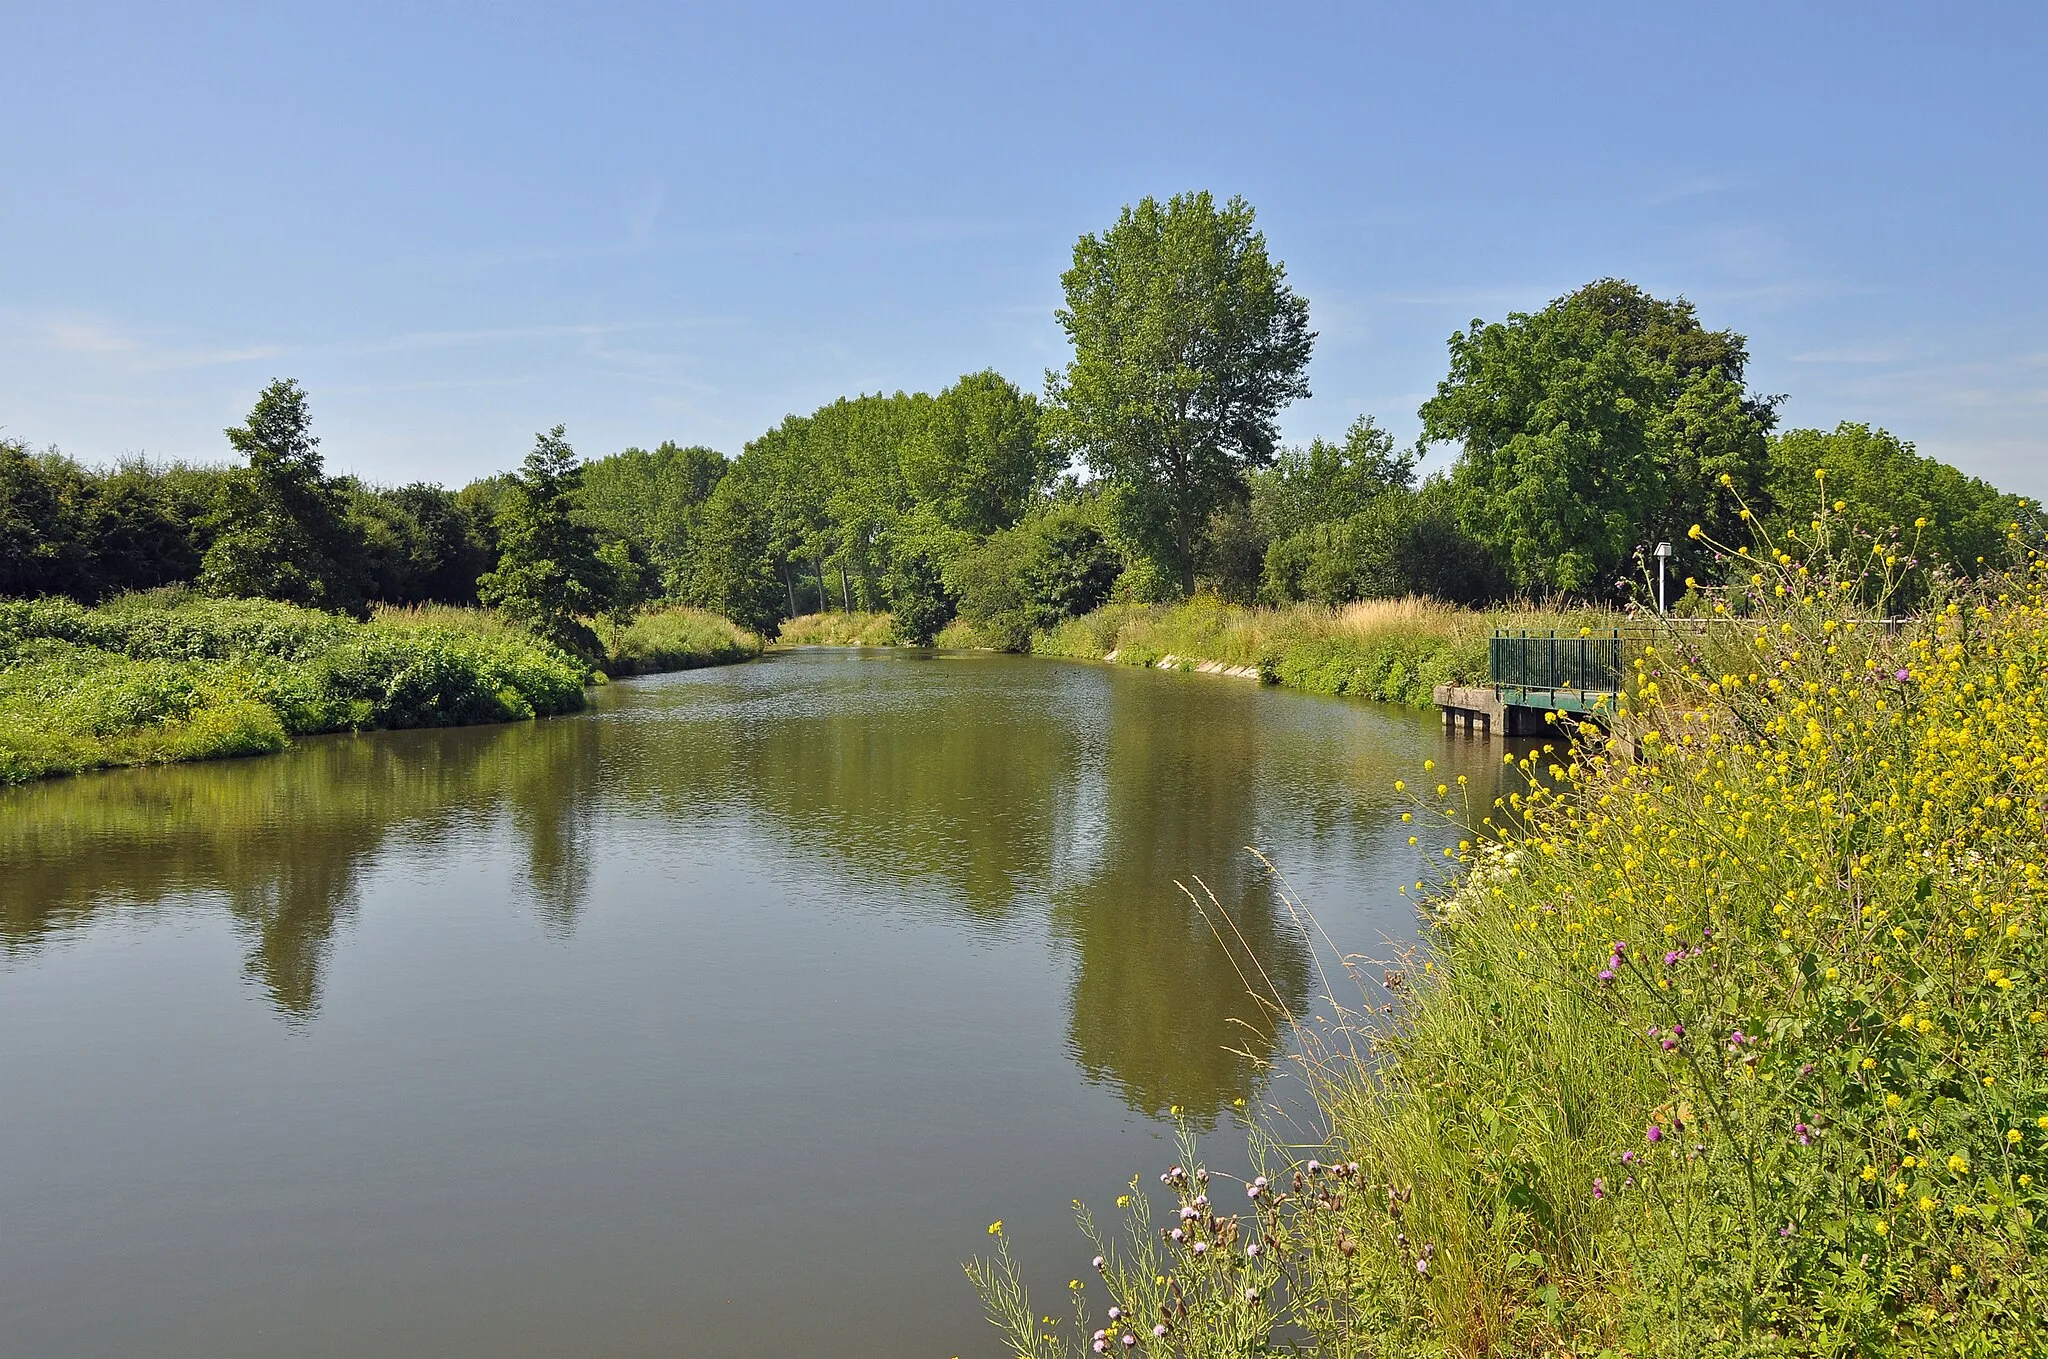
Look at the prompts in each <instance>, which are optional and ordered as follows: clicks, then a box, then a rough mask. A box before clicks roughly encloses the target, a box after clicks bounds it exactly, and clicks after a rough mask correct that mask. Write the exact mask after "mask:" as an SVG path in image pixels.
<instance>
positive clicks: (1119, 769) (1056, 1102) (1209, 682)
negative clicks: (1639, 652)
mask: <svg viewBox="0 0 2048 1359" xmlns="http://www.w3.org/2000/svg"><path fill="white" fill-rule="evenodd" d="M1500 750H1501V747H1500V746H1499V744H1498V743H1488V742H1486V741H1483V740H1481V741H1476V742H1475V741H1472V740H1470V739H1469V738H1462V737H1456V738H1454V737H1446V736H1444V735H1443V734H1442V732H1441V730H1440V729H1439V727H1438V726H1437V724H1436V723H1435V721H1434V720H1433V719H1432V718H1431V717H1430V716H1429V715H1426V714H1413V713H1408V712H1404V711H1401V710H1398V709H1391V708H1384V707H1378V706H1372V705H1365V704H1358V703H1349V702H1345V701H1342V700H1336V699H1321V698H1313V697H1307V696H1303V695H1298V694H1290V693H1285V692H1281V691H1276V690H1270V689H1264V690H1262V689H1259V688H1258V687H1256V686H1253V685H1248V684H1243V683H1240V682H1235V681H1230V680H1222V679H1214V678H1209V677H1200V676H1179V675H1167V674H1159V673H1155V672H1148V671H1135V670H1129V669H1121V668H1114V667H1104V666H1092V665H1079V664H1067V663H1061V662H1051V661H1032V660H1021V659H1004V658H993V657H948V658H939V659H931V658H921V657H915V656H910V655H905V654H902V653H852V652H829V651H816V652H798V653H792V654H786V655H779V656H775V657H773V658H771V659H768V660H766V661H763V662H760V663H756V664H752V665H747V666H741V667H738V668H733V669H726V670H713V671H699V672H696V673H693V674H687V675H675V676H663V677H655V678H650V679H644V680H635V681H630V682H627V683H622V684H617V685H614V686H612V687H610V688H609V689H607V690H605V691H603V693H602V695H601V698H600V702H599V703H598V705H597V709H596V711H595V712H593V713H590V714H587V715H584V716H580V717H575V718H568V719H562V720H558V721H552V722H542V723H529V724H526V725H523V726H511V727H495V728H470V729H466V730H459V731H445V732H401V733H390V734H382V735H373V736H364V737H353V738H329V739H322V740H316V741H310V742H307V743H305V744H303V745H302V746H301V747H300V748H298V749H296V750H294V751H292V752H290V753H288V754H286V755H282V756H277V757H273V758H268V759H261V760H250V761H241V762H234V763H226V764H213V765H196V766H189V767H184V768H173V769H153V770H137V771H127V772H120V773H112V774H103V775H96V776H92V777H87V778H79V779H72V780H65V781H60V782H54V783H50V784H47V785H42V786H38V787H32V788H27V789H19V790H15V791H13V792H11V793H6V794H0V1035H4V1041H0V1147H4V1148H5V1149H6V1152H7V1169H6V1173H5V1174H4V1176H0V1334H4V1337H5V1338H4V1341H0V1348H4V1349H5V1351H6V1352H8V1353H10V1354H23V1355H67V1356H92V1355H150V1356H195V1357H196V1356H206V1357H207V1359H228V1357H230V1356H288V1355H289V1356H297V1355H308V1356H311V1355H320V1356H328V1355H332V1356H356V1355H363V1354H390V1355H412V1354H419V1355H429V1354H431V1355H447V1356H468V1355H476V1356H517V1355H549V1356H554V1355H566V1354H589V1355H608V1356H609V1355H718V1356H753V1355H761V1356H768V1355H774V1356H784V1355H799V1354H827V1353H829V1354H833V1355H836V1356H868V1355H873V1356H892V1357H894V1356H908V1355H920V1354H922V1355H937V1356H941V1359H943V1357H944V1356H949V1355H954V1354H960V1355H978V1354H985V1353H988V1352H990V1350H991V1348H992V1347H991V1345H990V1343H989V1336H988V1334H987V1333H986V1332H985V1331H984V1329H983V1327H982V1323H981V1321H980V1317H979V1310H978V1304H977V1303H976V1301H975V1299H974V1298H973V1296H972V1294H971V1292H970V1290H969V1289H968V1287H967V1284H966V1281H965V1279H964V1278H963V1277H962V1275H961V1273H960V1270H959V1261H960V1260H961V1258H962V1257H964V1256H966V1255H968V1254H970V1253H973V1252H975V1251H977V1250H980V1249H981V1248H982V1247H983V1246H984V1245H986V1244H987V1238H986V1236H985V1235H984V1231H985V1228H986V1226H987V1224H988V1223H989V1222H990V1221H991V1220H992V1219H994V1218H997V1217H1002V1218H1004V1219H1006V1220H1007V1221H1008V1223H1009V1224H1010V1231H1011V1234H1012V1237H1013V1239H1015V1240H1017V1241H1018V1243H1019V1246H1020V1249H1021V1251H1022V1253H1023V1254H1024V1256H1025V1257H1026V1259H1027V1260H1028V1261H1030V1262H1031V1263H1032V1265H1033V1267H1034V1268H1036V1269H1040V1270H1042V1271H1043V1272H1044V1275H1045V1277H1046V1278H1047V1279H1048V1280H1051V1281H1053V1288H1054V1290H1055V1291H1056V1292H1061V1293H1063V1292H1064V1289H1062V1288H1060V1287H1059V1284H1060V1283H1063V1282H1064V1280H1065V1279H1066V1278H1067V1277H1068V1276H1069V1275H1070V1274H1072V1273H1074V1272H1076V1266H1077V1264H1079V1263H1080V1262H1081V1261H1083V1259H1084V1258H1085V1257H1084V1252H1083V1250H1082V1247H1081V1243H1080V1241H1079V1238H1078V1237H1076V1236H1075V1235H1074V1234H1073V1232H1072V1228H1071V1223H1070V1218H1069V1217H1068V1212H1067V1208H1066V1205H1067V1202H1068V1200H1069V1199H1071V1198H1074V1197H1077V1196H1079V1197H1085V1198H1089V1199H1092V1200H1095V1201H1097V1202H1098V1204H1103V1203H1104V1202H1105V1201H1106V1200H1107V1199H1109V1198H1111V1197H1113V1196H1114V1195H1115V1193H1116V1192H1117V1190H1118V1189H1119V1187H1120V1186H1121V1184H1122V1182H1123V1181H1124V1180H1125V1179H1126V1178H1127V1177H1128V1176H1129V1175H1131V1174H1132V1173H1134V1172H1137V1171H1139V1170H1154V1171H1156V1169H1157V1168H1158V1164H1155V1163H1159V1164H1163V1161H1162V1158H1163V1157H1168V1156H1169V1155H1170V1152H1169V1147H1168V1143H1167V1141H1166V1140H1165V1139H1167V1138H1169V1137H1170V1129H1169V1127H1168V1125H1167V1124H1166V1123H1165V1121H1164V1119H1165V1115H1166V1111H1167V1109H1168V1107H1169V1106H1170V1105H1173V1104H1179V1105H1182V1106H1184V1107H1185V1108H1186V1109H1188V1110H1189V1111H1191V1112H1193V1113H1195V1114H1197V1115H1198V1116H1201V1117H1202V1118H1204V1119H1212V1118H1215V1117H1217V1116H1218V1115H1221V1116H1223V1118H1224V1121H1225V1123H1226V1125H1227V1122H1228V1111H1229V1108H1230V1105H1231V1102H1232V1100H1234V1099H1236V1098H1240V1097H1243V1098H1248V1099H1253V1100H1256V1099H1257V1098H1259V1096H1260V1095H1261V1094H1262V1093H1270V1092H1269V1091H1266V1089H1265V1087H1264V1086H1262V1084H1261V1077H1260V1075H1259V1071H1258V1069H1257V1068H1256V1067H1255V1066H1254V1065H1253V1064H1251V1063H1249V1062H1247V1061H1246V1060H1245V1059H1244V1058H1242V1057H1239V1056H1235V1055H1233V1054H1231V1053H1230V1052H1228V1051H1226V1048H1228V1047H1243V1046H1244V1045H1245V1044H1246V1041H1247V1033H1248V1031H1247V1030H1246V1029H1244V1028H1242V1027H1240V1026H1239V1025H1236V1024H1233V1023H1232V1022H1231V1020H1232V1017H1233V1016H1247V1017H1248V1016H1250V1015H1252V1013H1253V1009H1252V1006H1251V1004H1250V1003H1249V1001H1247V1000H1246V998H1245V996H1244V987H1243V985H1242V983H1241V982H1240V981H1239V980H1238V976H1237V973H1236V971H1235V970H1234V969H1233V967H1232V965H1231V963H1230V960H1229V959H1228V958H1227V957H1226V956H1225V954H1224V953H1223V951H1222V950H1221V949H1220V948H1219V947H1218V945H1217V944H1216V942H1215V940H1214V938H1213V937H1212V935H1211V932H1210V930H1209V927H1208V926H1207V925H1206V924H1204V923H1203V921H1202V919H1201V917H1200V916H1199V915H1197V914H1196V913H1195V912H1194V911H1193V910H1192V909H1191V908H1190V907H1189V905H1188V903H1187V900H1186V898H1185V897H1183V896H1182V895H1181V894H1180V892H1179V891H1178V890H1177V889H1176V888H1175V886H1174V884H1175V880H1176V879H1182V880H1186V879H1189V878H1190V877H1191V876H1194V875H1199V876H1200V877H1201V878H1202V879H1204V880H1205V881H1206V882H1207V883H1209V884H1210V885H1211V887H1213V888H1214V890H1215V891H1216V893H1217V895H1218V897H1219V898H1220V899H1221V900H1222V901H1223V902H1224V903H1226V905H1227V907H1228V908H1229V910H1230V911H1231V913H1232V915H1233V917H1234V919H1235V921H1236V923H1237V926H1238V928H1239V929H1240V930H1241V931H1242V932H1243V934H1244V935H1245V937H1246V938H1247V939H1248V940H1250V941H1251V942H1252V944H1253V945H1254V946H1255V947H1256V948H1257V950H1258V951H1259V953H1260V955H1261V958H1262V961H1263V963H1264V966H1265V968H1266V970H1267V972H1268V973H1269V975H1270V976H1271V977H1272V978H1273V979H1274V983H1275V985H1276V986H1278V987H1279V988H1280V989H1281V990H1282V991H1284V992H1285V993H1286V994H1287V996H1288V997H1289V999H1291V1000H1304V999H1306V998H1308V997H1310V996H1312V995H1313V994H1314V992H1315V990H1316V989H1317V988H1316V984H1315V982H1314V980H1313V978H1314V972H1313V968H1312V964H1311V962H1310V959H1309V955H1308V953H1307V950H1306V948H1305V947H1304V946H1303V945H1302V944H1301V942H1300V941H1299V940H1298V938H1297V937H1296V935H1295V933H1294V931H1293V930H1292V928H1291V927H1290V925H1289V924H1288V922H1287V920H1286V917H1285V914H1284V912H1283V911H1282V910H1281V909H1280V908H1279V906H1278V903H1277V902H1276V901H1275V900H1274V898H1273V896H1272V894H1271V892H1270V891H1269V889H1268V887H1267V885H1266V884H1265V882H1264V881H1263V879H1262V878H1261V877H1260V875H1259V873H1258V872H1257V871H1256V870H1255V866H1254V865H1252V864H1251V863H1250V861H1249V860H1248V859H1247V858H1246V857H1245V856H1244V855H1243V854H1242V853H1241V847H1242V846H1246V845H1257V846H1259V847H1261V848H1263V849H1265V850H1267V851H1268V852H1269V853H1271V854H1272V855H1273V857H1274V858H1275V860H1276V861H1277V862H1279V863H1280V864H1281V865H1282V866H1283V867H1284V868H1285V869H1286V870H1287V871H1288V873H1289V875H1290V878H1291V879H1292V881H1293V882H1294V884H1295V886H1296V887H1297V889H1298V890H1299V891H1300V892H1301V893H1302V895H1303V896H1304V897H1306V898H1307V899H1308V901H1309V902H1310V904H1311V905H1312V906H1313V907H1314V908H1315V909H1316V911H1317V912H1318V914H1319V916H1320V917H1321V918H1322V919H1323V921H1324V922H1325V924H1326V925H1327V926H1328V927H1329V929H1330V931H1331V933H1332V934H1334V935H1335V936H1336V938H1337V940H1338V942H1339V944H1340V945H1342V946H1344V947H1346V948H1350V949H1371V948H1375V947H1377V946H1378V945H1379V944H1380V941H1381V940H1382V938H1383V937H1384V936H1387V935H1395V936H1406V935H1408V934H1410V933H1412V929H1413V925H1412V919H1411V916H1410V914H1409V911H1408V909H1407V905H1406V902H1405V901H1404V899H1403V898H1401V897H1400V896H1399V895H1398V894H1397V891H1396V888H1397V886H1398V884H1399V883H1400V882H1402V881H1403V880H1412V879H1413V878H1414V877H1415V876H1416V874H1417V872H1418V865H1419V864H1420V863H1421V856H1420V854H1419V853H1418V851H1417V850H1414V849H1411V848H1409V847H1408V845H1407V843H1406V837H1407V834H1408V831H1409V829H1410V828H1408V827H1404V826H1401V825H1400V824H1399V821H1398V813H1399V810H1400V809H1399V807H1398V806H1397V805H1396V804H1395V803H1394V801H1393V798H1394V795H1393V794H1392V793H1391V792H1390V791H1389V786H1390V784H1391V782H1392V780H1393V779H1395V778H1396V777H1401V776H1408V777H1411V778H1412V777H1413V776H1414V773H1415V771H1416V770H1417V769H1418V767H1419V765H1420V763H1421V761H1422V760H1423V759H1424V758H1426V757H1430V756H1434V757H1435V758H1437V759H1438V761H1439V763H1440V765H1441V766H1442V767H1443V769H1444V770H1445V771H1446V772H1450V773H1456V772H1461V771H1462V772H1466V773H1468V774H1470V775H1471V776H1472V778H1473V781H1474V783H1475V785H1479V786H1481V787H1483V789H1484V790H1485V795H1486V797H1487V798H1488V799H1490V798H1491V797H1492V796H1493V780H1494V779H1495V778H1496V776H1497V771H1498V761H1499V758H1500ZM1266 1046H1267V1049H1268V1052H1269V1053H1270V1051H1271V1049H1270V1045H1266ZM1215 1139H1216V1142H1217V1151H1218V1154H1219V1159H1222V1158H1224V1157H1226V1156H1227V1152H1228V1148H1229V1147H1230V1146H1231V1145H1239V1146H1241V1141H1240V1140H1239V1139H1238V1138H1237V1136H1236V1135H1235V1134H1234V1133H1233V1132H1231V1131H1230V1129H1229V1128H1228V1127H1227V1126H1226V1127H1225V1128H1223V1129H1222V1130H1221V1131H1219V1132H1218V1133H1216V1134H1215ZM1105 1206H1106V1205H1105ZM1063 1305H1064V1304H1063V1303H1062V1306H1063Z"/></svg>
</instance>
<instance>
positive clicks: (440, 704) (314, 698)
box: [0, 589, 760, 783]
mask: <svg viewBox="0 0 2048 1359" xmlns="http://www.w3.org/2000/svg"><path fill="white" fill-rule="evenodd" d="M759 650H760V643H759V641H758V640H757V639H755V638H753V637H752V636H751V634H747V633H743V632H741V631H739V630H738V629H736V628H734V627H732V626H731V625H730V624H728V623H726V622H725V621H724V620H723V619H719V618H715V617H712V616H710V615H705V614H701V613H698V612H696V611H694V610H671V611H664V612H660V613H655V614H650V615H647V616H644V617H641V618H639V619H636V620H634V621H633V622H632V623H630V624H627V625H624V626H622V627H621V628H619V629H617V630H616V634H615V638H614V649H613V650H612V651H610V652H609V653H608V656H607V659H606V662H605V667H606V668H607V669H615V670H616V672H617V673H621V674H627V673H639V672H641V671H645V670H653V669H681V668H686V667H688V666H690V665H702V664H715V663H717V662H720V661H725V660H738V659H744V658H745V657H747V656H751V655H755V654H758V653H759ZM590 678H592V672H591V668H590V666H589V665H588V664H587V663H586V662H584V661H583V660H581V659H579V658H577V657H574V656H571V655H569V654H568V653H566V652H564V651H561V650H559V649H557V648H556V647H553V646H550V645H548V644H547V643H545V642H541V641H538V640H536V639H534V638H533V637H531V636H530V635H528V634H526V633H524V632H521V631H519V630H518V629H516V628H513V627H511V626H509V625H507V624H505V623H504V622H503V621H502V620H500V619H498V618H496V617H495V616H493V615H489V614H484V613H481V612H479V611H477V610H468V609H453V608H446V607H442V608H435V609H425V610H403V609H394V610H380V611H379V613H378V615H377V617H376V618H375V619H374V620H373V621H370V622H367V623H359V622H356V621H354V620H351V619H348V618H344V617H341V616H340V615H337V614H331V613H323V612H320V611H318V610H314V609H305V608H299V607H296V606H293V605H290V604H280V603H276V602H273V601H269V600H256V599H209V598H204V597H200V596H194V595H190V594H188V593H186V592H183V591H179V590H176V589H171V590H164V591H157V592H152V593H150V594H145V595H131V596H125V597H123V598H120V599H117V600H115V601H113V602H111V603H108V604H106V605H102V606H101V607H99V608H92V609H88V608H84V607H82V606H80V605H78V604H75V603H72V602H71V601H69V600H64V599H39V600H31V601H23V602H13V603H7V602H0V782H4V783H18V782H22V781H24V780H28V779H36V778H43V777H47V776H49V775H53V774H69V773H76V772H79V771H82V770H87V769H99V768H105V767H108V766H112V765H125V764H149V763H160V762H167V761H176V760H200V759H214V758H221V757H226V756H235V755H253V754H261V753H264V752H268V751H275V750H280V749H282V748H283V747H284V746H285V745H286V744H287V743H288V741H289V739H290V738H291V737H293V736H297V735H305V734H310V733H314V732H324V731H360V730H369V729H376V728H394V727H433V726H454V725H462V724H468V723H476V722H507V721H517V720H521V719H525V718H530V717H545V716H551V715H554V714H558V713H566V712H574V711H576V710H577V709H579V708H581V707H582V706H583V705H584V685H585V682H586V681H587V680H589V679H590Z"/></svg>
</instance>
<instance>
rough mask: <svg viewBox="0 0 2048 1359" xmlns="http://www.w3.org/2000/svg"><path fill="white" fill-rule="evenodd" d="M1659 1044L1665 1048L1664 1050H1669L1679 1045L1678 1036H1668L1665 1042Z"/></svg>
mask: <svg viewBox="0 0 2048 1359" xmlns="http://www.w3.org/2000/svg"><path fill="white" fill-rule="evenodd" d="M1657 1046H1658V1047H1660V1048H1662V1049H1664V1051H1666V1052H1669V1051H1671V1049H1673V1048H1675V1047H1677V1046H1678V1040H1677V1039H1676V1038H1667V1039H1665V1040H1664V1041H1663V1042H1661V1043H1659V1044H1658V1045H1657Z"/></svg>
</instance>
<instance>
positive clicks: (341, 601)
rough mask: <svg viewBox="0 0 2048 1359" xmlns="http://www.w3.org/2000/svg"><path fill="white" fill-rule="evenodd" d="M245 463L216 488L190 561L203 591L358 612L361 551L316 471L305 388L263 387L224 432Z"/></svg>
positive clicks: (355, 530) (339, 499)
mask: <svg viewBox="0 0 2048 1359" xmlns="http://www.w3.org/2000/svg"><path fill="white" fill-rule="evenodd" d="M227 436H228V443H229V444H230V445H232V446H233V448H234V450H235V451H236V452H237V453H240V454H242V455H243V456H244V457H246V458H248V460H249V465H248V466H247V467H246V468H242V469H239V470H238V471H237V472H236V473H234V474H233V475H231V476H230V477H229V478H228V479H227V481H226V483H225V485H223V487H222V488H221V490H222V494H221V503H220V507H219V508H218V509H217V510H216V511H215V513H214V516H213V525H212V527H213V528H214V530H215V536H214V539H213V543H212V545H211V546H210V547H208V548H207V551H206V556H205V558H204V560H203V561H202V562H201V563H200V571H199V581H200V585H201V586H202V587H203V588H204V589H206V590H207V591H208V592H209V593H211V594H217V595H248V596H258V597H261V598H265V599H278V600H283V601H285V602H286V603H290V604H303V605H307V606H309V607H311V608H316V609H331V610H334V611H336V612H340V613H351V614H357V615H360V614H362V613H363V612H364V608H363V594H364V587H365V586H366V585H367V583H368V581H367V579H366V564H365V549H364V543H363V537H362V532H361V529H360V528H359V527H358V526H356V525H355V524H353V523H351V522H350V520H349V517H348V501H347V496H346V494H345V493H344V491H343V489H342V488H341V487H340V486H339V485H338V484H337V483H336V482H335V481H333V480H330V479H329V478H328V476H327V475H326V472H325V468H324V466H323V464H322V461H321V457H320V441H319V440H318V439H316V438H315V437H313V433H312V417H311V416H310V415H309V414H308V412H307V410H306V393H305V392H304V390H303V389H301V388H300V386H299V384H298V383H296V382H294V381H292V380H290V379H289V378H280V379H279V380H277V381H275V382H273V383H271V384H270V385H269V386H268V387H265V388H264V389H263V393H262V395H260V396H259V397H257V399H256V405H255V407H254V409H252V410H251V411H250V412H249V422H248V423H247V424H246V425H243V426H241V427H240V428H238V429H230V430H228V431H227Z"/></svg>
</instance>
